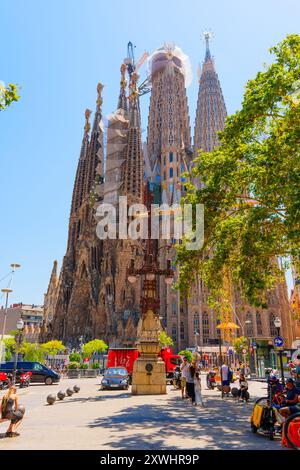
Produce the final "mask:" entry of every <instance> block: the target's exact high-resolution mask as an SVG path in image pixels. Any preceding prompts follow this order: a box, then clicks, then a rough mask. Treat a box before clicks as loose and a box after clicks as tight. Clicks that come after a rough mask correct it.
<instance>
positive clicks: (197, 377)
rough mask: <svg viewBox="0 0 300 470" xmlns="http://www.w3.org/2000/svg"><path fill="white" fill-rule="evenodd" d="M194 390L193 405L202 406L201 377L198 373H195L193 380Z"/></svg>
mask: <svg viewBox="0 0 300 470" xmlns="http://www.w3.org/2000/svg"><path fill="white" fill-rule="evenodd" d="M194 390H195V405H201V406H204V405H203V400H202V394H201V376H200V372H198V371H197V372H196V373H195V378H194Z"/></svg>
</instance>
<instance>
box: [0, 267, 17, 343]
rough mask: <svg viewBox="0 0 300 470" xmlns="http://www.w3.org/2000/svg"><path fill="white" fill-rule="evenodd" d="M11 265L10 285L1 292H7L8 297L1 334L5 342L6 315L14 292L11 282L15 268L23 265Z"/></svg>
mask: <svg viewBox="0 0 300 470" xmlns="http://www.w3.org/2000/svg"><path fill="white" fill-rule="evenodd" d="M10 267H11V268H12V270H11V278H10V281H9V287H7V288H5V289H1V292H2V293H3V294H5V297H6V299H5V311H4V319H3V328H2V335H1V341H2V343H3V340H4V335H5V327H6V317H7V310H8V297H9V294H11V292H12V289H11V284H12V280H13V277H14V273H15V270H16V269H18V268H20V267H21V265H20V264H18V263H11V265H10Z"/></svg>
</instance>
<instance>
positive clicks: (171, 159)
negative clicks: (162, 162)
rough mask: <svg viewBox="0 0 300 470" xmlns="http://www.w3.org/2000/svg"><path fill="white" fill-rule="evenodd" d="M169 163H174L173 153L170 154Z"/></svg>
mask: <svg viewBox="0 0 300 470" xmlns="http://www.w3.org/2000/svg"><path fill="white" fill-rule="evenodd" d="M169 161H170V163H172V161H173V152H170V153H169Z"/></svg>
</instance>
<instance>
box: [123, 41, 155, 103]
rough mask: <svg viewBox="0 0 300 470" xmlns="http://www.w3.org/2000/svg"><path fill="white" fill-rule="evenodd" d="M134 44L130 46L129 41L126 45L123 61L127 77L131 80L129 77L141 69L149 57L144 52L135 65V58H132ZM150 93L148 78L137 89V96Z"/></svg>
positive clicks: (147, 53)
mask: <svg viewBox="0 0 300 470" xmlns="http://www.w3.org/2000/svg"><path fill="white" fill-rule="evenodd" d="M134 48H135V46H134V44H132V42H131V41H129V43H128V44H127V57H126V58H125V59H124V64H125V65H126V67H127V72H128V75H129V78H130V79H131V76H132V74H133V73H134V72H138V70H139V69H140V68H141V67H142V65H143V64H144V62H145V61H146V59H147V58H148V57H149V55H150V54H149V52H147V51H145V52H144V53H143V55H142V56H141V57H140V58H139V60H138V61H137V63H135V58H134ZM150 91H151V84H150V80H149V78H146V80H144V81H143V82H142V83H141V85H139V87H138V93H139V96H142V95H145V94H146V93H149V92H150Z"/></svg>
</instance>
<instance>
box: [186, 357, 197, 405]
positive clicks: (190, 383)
mask: <svg viewBox="0 0 300 470" xmlns="http://www.w3.org/2000/svg"><path fill="white" fill-rule="evenodd" d="M195 372H196V368H195V366H194V364H190V365H189V367H188V369H187V372H186V391H187V395H188V397H189V399H190V400H191V402H192V404H193V405H194V404H195V384H194V376H195Z"/></svg>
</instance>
